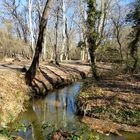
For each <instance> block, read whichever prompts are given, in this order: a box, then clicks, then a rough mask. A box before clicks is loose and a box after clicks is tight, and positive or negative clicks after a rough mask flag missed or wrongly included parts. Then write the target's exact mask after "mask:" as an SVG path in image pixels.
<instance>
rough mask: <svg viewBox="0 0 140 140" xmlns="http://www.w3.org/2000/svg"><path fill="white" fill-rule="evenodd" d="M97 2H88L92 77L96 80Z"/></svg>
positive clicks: (92, 0) (88, 39)
mask: <svg viewBox="0 0 140 140" xmlns="http://www.w3.org/2000/svg"><path fill="white" fill-rule="evenodd" d="M95 5H96V0H87V6H88V10H87V15H88V17H87V42H88V51H89V55H90V62H91V69H92V75H93V77H94V78H95V79H98V75H97V70H96V64H95V51H96V38H97V33H96V30H95V21H96V6H95Z"/></svg>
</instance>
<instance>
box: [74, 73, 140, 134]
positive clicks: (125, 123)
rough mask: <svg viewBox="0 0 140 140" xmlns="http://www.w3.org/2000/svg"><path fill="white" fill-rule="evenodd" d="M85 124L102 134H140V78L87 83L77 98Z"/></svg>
mask: <svg viewBox="0 0 140 140" xmlns="http://www.w3.org/2000/svg"><path fill="white" fill-rule="evenodd" d="M76 105H77V109H78V113H79V114H82V115H83V116H84V117H83V119H82V121H83V122H84V123H86V124H88V125H90V126H91V127H92V128H93V129H95V130H96V131H97V132H100V133H113V134H116V135H121V133H120V131H127V132H135V133H139V132H140V75H135V76H134V77H131V76H129V75H118V76H114V77H113V78H111V77H110V78H102V79H101V80H100V81H98V82H97V83H95V82H93V83H92V82H89V80H88V82H86V83H85V87H84V88H83V89H82V91H81V92H80V93H79V95H78V96H77V97H76Z"/></svg>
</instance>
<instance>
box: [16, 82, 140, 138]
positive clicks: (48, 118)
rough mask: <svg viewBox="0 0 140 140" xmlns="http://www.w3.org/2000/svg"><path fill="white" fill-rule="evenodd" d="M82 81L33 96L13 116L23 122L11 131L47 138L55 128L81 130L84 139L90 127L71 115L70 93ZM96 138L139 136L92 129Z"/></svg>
mask: <svg viewBox="0 0 140 140" xmlns="http://www.w3.org/2000/svg"><path fill="white" fill-rule="evenodd" d="M81 87H82V82H77V83H74V84H72V85H70V86H68V87H64V88H63V89H59V90H55V91H53V92H50V93H48V95H47V96H46V97H45V98H43V99H36V100H33V101H32V102H31V103H30V105H29V106H28V108H27V110H26V111H25V112H22V113H21V114H20V115H19V117H18V118H17V120H16V122H17V124H20V126H24V127H23V128H21V129H20V130H19V131H18V132H14V135H18V136H20V137H22V138H23V139H25V140H48V139H49V137H48V135H49V134H50V133H51V132H52V131H54V129H55V130H57V129H62V130H64V131H70V132H76V133H77V134H78V133H80V132H81V131H84V132H85V133H83V135H84V139H85V140H86V139H87V140H88V138H87V137H88V136H87V135H88V133H91V130H89V129H88V128H87V126H85V125H84V124H83V123H81V122H80V118H79V117H78V116H76V115H75V111H76V110H75V108H76V107H75V104H74V97H75V96H76V94H78V92H79V90H80V88H81ZM92 133H93V135H95V136H97V139H99V140H140V134H132V133H124V136H123V137H118V136H113V135H110V136H106V135H101V134H98V133H96V132H92Z"/></svg>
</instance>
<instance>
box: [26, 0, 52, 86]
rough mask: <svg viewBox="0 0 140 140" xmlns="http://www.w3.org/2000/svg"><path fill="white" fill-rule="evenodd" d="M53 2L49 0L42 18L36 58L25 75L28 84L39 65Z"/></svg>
mask: <svg viewBox="0 0 140 140" xmlns="http://www.w3.org/2000/svg"><path fill="white" fill-rule="evenodd" d="M51 3H52V0H47V2H46V5H45V8H44V11H43V14H42V17H41V20H40V24H39V35H38V40H37V45H36V49H35V54H34V58H33V61H32V64H31V66H30V68H29V70H28V71H27V72H26V75H25V79H26V83H27V84H28V85H31V83H32V81H33V79H34V77H35V75H36V71H37V68H38V67H39V58H40V55H41V53H42V47H43V40H44V32H45V28H46V25H47V22H48V17H49V13H50V9H51Z"/></svg>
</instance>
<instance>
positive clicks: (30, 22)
mask: <svg viewBox="0 0 140 140" xmlns="http://www.w3.org/2000/svg"><path fill="white" fill-rule="evenodd" d="M32 4H33V0H29V2H28V9H29V29H30V42H31V49H32V55H34V38H33V27H32Z"/></svg>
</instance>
